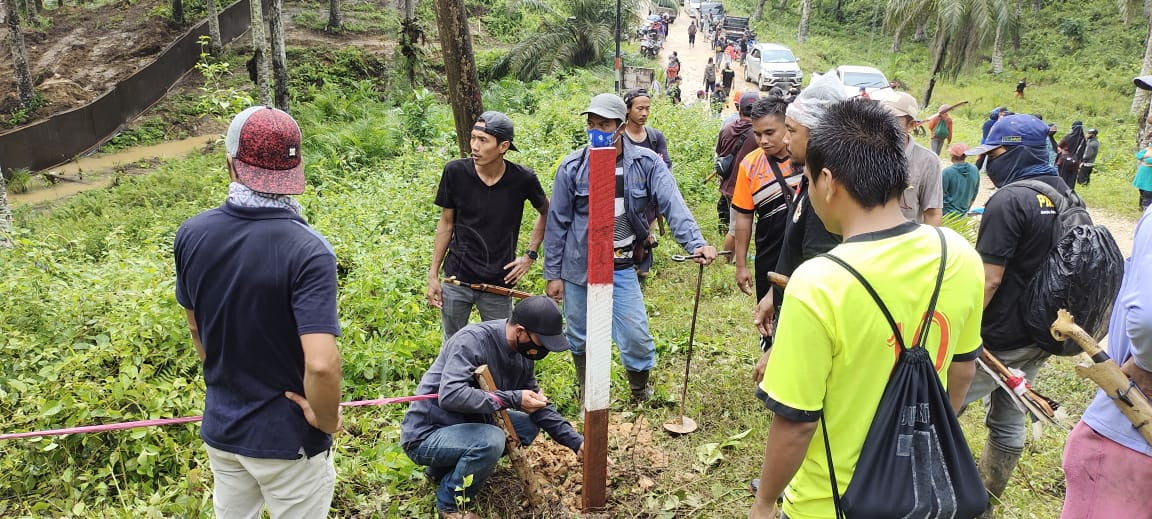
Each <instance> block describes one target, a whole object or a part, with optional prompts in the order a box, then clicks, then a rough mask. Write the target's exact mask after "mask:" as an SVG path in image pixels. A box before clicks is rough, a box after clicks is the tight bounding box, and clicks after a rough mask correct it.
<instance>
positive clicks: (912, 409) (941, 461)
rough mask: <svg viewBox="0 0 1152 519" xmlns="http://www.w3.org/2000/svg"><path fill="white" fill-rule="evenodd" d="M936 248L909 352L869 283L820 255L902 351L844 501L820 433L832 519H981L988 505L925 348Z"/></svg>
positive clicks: (937, 291) (944, 252)
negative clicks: (865, 296) (871, 305)
mask: <svg viewBox="0 0 1152 519" xmlns="http://www.w3.org/2000/svg"><path fill="white" fill-rule="evenodd" d="M937 232H939V231H937ZM940 246H941V254H940V272H939V275H938V276H939V277H938V278H937V281H936V289H935V291H934V292H933V293H932V298H931V302H930V303H929V306H928V311H927V312H926V313H925V318H924V320H923V321H922V322H921V323H920V328H919V330H920V331H919V333H918V334H917V337H919V338H920V339H919V342H918V343H916V344H913V345H912V347H911V348H905V347H904V341H903V339H902V337H903V335H902V334H901V332H900V329H899V327H897V326H896V321H895V320H894V318H893V317H892V314H891V313H890V312H889V311H888V308H887V306H885V305H884V302H883V301H882V300H880V297H879V296H878V295H877V294H876V291H875V290H873V289H872V287H871V285H869V284H868V281H867V280H865V279H864V278H863V276H861V275H860V273H859V272H857V271H856V270H855V269H853V268H852V267H851V266H849V265H848V264H847V263H845V262H843V261H841V260H840V259H839V258H836V257H834V256H831V255H823V256H824V257H828V258H829V259H832V260H833V261H835V262H836V263H839V264H840V265H841V266H842V267H844V268H845V269H847V270H848V271H849V272H851V273H852V275H853V276H855V277H856V278H857V280H859V281H860V282H861V283H862V284H863V285H864V288H865V289H867V290H868V293H869V294H870V295H871V296H872V298H873V299H874V300H875V301H876V304H877V306H879V307H880V310H881V311H882V312H883V314H884V317H885V318H886V319H887V320H888V324H889V325H890V326H891V327H892V330H893V333H894V336H895V337H896V339H897V345H898V347H899V348H900V349H901V352H900V356H899V357H898V359H897V360H896V366H895V367H894V368H893V369H892V374H891V377H890V378H889V380H888V385H887V386H885V388H884V396H883V397H882V398H881V399H880V405H879V407H878V408H877V409H876V415H875V416H873V418H872V425H871V426H870V427H869V429H868V436H867V437H866V438H865V439H864V445H863V448H862V449H861V452H860V459H859V460H858V461H857V463H856V470H855V472H853V475H852V481H851V483H850V484H849V485H848V488H847V489H845V492H844V494H843V496H842V497H841V495H840V493H839V489H838V488H837V486H836V469H835V466H834V465H833V460H832V449H831V447H830V446H829V443H828V430H827V428H826V427H825V428H824V443H825V447H826V453H827V456H828V467H829V474H830V479H831V483H832V493H833V500H834V503H835V505H836V515H837V517H848V518H851V519H861V518H863V519H871V518H876V519H891V518H896V517H915V518H950V519H953V518H954V519H970V518H973V517H976V516H978V515H980V514H982V513H984V510H985V509H986V508H987V506H988V491H987V490H986V489H985V488H984V482H983V481H981V479H980V472H979V470H977V468H976V461H975V460H974V459H973V458H972V452H971V451H969V450H968V442H967V440H965V438H964V432H963V431H962V430H961V429H960V422H959V421H958V420H957V419H956V414H955V413H954V412H953V410H952V405H951V403H950V402H949V400H948V395H947V393H946V391H945V390H944V386H943V385H942V384H941V383H940V377H939V375H938V374H937V373H936V368H935V365H934V363H933V362H932V357H931V356H930V355H929V354H928V350H927V349H925V348H924V341H925V340H926V339H927V337H928V328H929V327H930V326H931V323H932V321H931V316H932V315H933V314H934V312H935V309H936V300H937V298H938V296H939V294H940V285H941V283H942V280H943V276H944V265H945V264H946V261H947V249H946V247H945V242H944V236H943V235H942V234H941V236H940ZM821 425H823V424H821Z"/></svg>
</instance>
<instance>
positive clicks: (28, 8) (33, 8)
mask: <svg viewBox="0 0 1152 519" xmlns="http://www.w3.org/2000/svg"><path fill="white" fill-rule="evenodd" d="M37 7H39V6H37V5H36V2H34V1H33V0H24V13H25V14H24V16H25V17H26V18H27V19H28V23H33V22H35V21H36V17H37V16H39V15H40V11H38V10H37Z"/></svg>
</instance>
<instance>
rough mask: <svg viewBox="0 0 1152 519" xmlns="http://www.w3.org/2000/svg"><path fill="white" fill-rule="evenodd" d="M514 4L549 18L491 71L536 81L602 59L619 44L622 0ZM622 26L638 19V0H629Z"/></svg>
mask: <svg viewBox="0 0 1152 519" xmlns="http://www.w3.org/2000/svg"><path fill="white" fill-rule="evenodd" d="M509 8H510V9H524V10H529V11H535V12H539V13H541V14H543V15H544V17H545V21H544V22H543V24H542V25H541V27H540V29H539V30H537V31H536V32H534V33H533V34H532V35H530V36H528V37H527V38H525V39H524V40H523V41H521V42H520V43H518V44H516V46H514V47H512V49H511V50H509V51H508V52H507V53H506V54H504V55H503V56H501V57H500V58H499V59H498V60H496V62H495V63H493V64H492V68H491V69H490V70H489V73H490V74H491V75H492V76H493V77H503V76H506V75H509V74H512V75H514V76H516V78H517V79H520V80H521V81H531V80H533V79H537V78H540V77H541V76H543V75H545V74H550V73H554V72H558V71H560V70H562V69H564V68H565V67H586V66H588V65H593V64H598V63H602V62H603V61H604V58H605V57H606V56H607V55H608V52H609V50H610V49H612V47H613V43H614V35H613V31H615V28H616V3H615V2H614V1H612V0H563V1H561V2H559V3H558V4H557V6H556V7H553V6H552V5H550V4H549V3H548V2H546V1H544V0H520V1H519V2H517V3H515V4H513V5H511V6H510V7H509ZM620 12H621V14H622V16H623V20H621V22H620V25H621V28H620V30H621V31H626V30H627V28H628V27H629V26H631V25H634V24H635V20H636V15H635V13H636V5H635V0H623V1H622V5H621V11H620Z"/></svg>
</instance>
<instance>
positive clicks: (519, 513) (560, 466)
mask: <svg viewBox="0 0 1152 519" xmlns="http://www.w3.org/2000/svg"><path fill="white" fill-rule="evenodd" d="M629 419H631V420H632V421H628V420H629ZM658 428H659V425H655V426H654V425H653V424H652V423H651V422H649V421H648V419H647V418H646V417H644V416H642V415H641V416H635V415H632V416H629V415H620V414H612V415H611V418H610V419H609V425H608V480H609V481H608V496H609V498H608V499H609V502H608V506H609V509H608V510H606V511H605V514H607V515H605V517H611V516H613V515H614V514H613V513H612V509H613V501H614V500H613V498H612V496H613V494H616V493H620V494H629V493H633V492H636V491H648V490H649V489H651V488H652V487H654V486H655V485H656V480H657V479H658V477H659V475H660V473H661V472H662V471H664V470H665V469H667V468H668V454H667V453H665V452H664V451H663V450H662V449H660V448H659V446H657V445H656V444H655V443H654V442H653V434H655V433H656V432H658V431H657V429H658ZM525 455H526V457H527V458H528V462H529V465H530V466H531V467H532V468H533V471H534V472H535V475H536V480H537V486H538V487H539V488H540V490H541V492H542V493H543V496H542V497H543V501H544V510H536V511H532V510H531V509H530V508H529V505H528V498H527V497H526V496H525V494H524V483H523V482H522V481H521V480H520V479H519V477H517V475H516V471H515V470H513V469H512V467H511V465H502V466H501V467H500V468H499V469H497V471H496V472H495V473H494V474H493V475H492V477H491V478H490V479H489V480H488V485H487V487H486V488H485V489H484V490H482V491H481V493H480V496H479V498H478V503H477V505H478V507H479V509H480V510H487V511H491V512H494V513H496V514H498V516H499V517H525V518H527V517H572V516H576V515H579V513H580V509H581V506H582V499H583V497H582V495H581V491H582V489H583V467H582V465H581V464H580V461H579V460H578V459H577V458H576V455H575V454H574V453H573V452H572V451H571V450H569V449H568V448H567V447H565V446H563V445H560V444H558V443H556V442H554V441H552V440H551V439H550V438H547V437H546V436H545V435H543V434H542V435H541V436H540V437H539V438H537V439H536V441H534V442H533V443H532V445H531V446H530V447H529V448H528V449H527V451H526V452H525ZM585 517H591V516H585Z"/></svg>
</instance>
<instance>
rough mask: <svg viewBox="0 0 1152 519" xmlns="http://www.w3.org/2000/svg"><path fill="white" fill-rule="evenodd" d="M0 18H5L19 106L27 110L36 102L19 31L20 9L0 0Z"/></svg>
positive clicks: (21, 33)
mask: <svg viewBox="0 0 1152 519" xmlns="http://www.w3.org/2000/svg"><path fill="white" fill-rule="evenodd" d="M0 16H4V17H5V19H6V21H7V25H8V48H9V50H11V51H12V63H13V64H14V65H15V66H16V85H17V90H18V91H19V93H20V105H21V106H23V107H25V108H27V107H30V106H32V104H33V103H34V102H35V101H36V91H35V90H34V89H33V87H32V71H31V69H30V68H29V67H28V53H27V51H26V50H25V48H24V32H23V31H21V29H20V8H19V7H18V6H17V5H16V4H15V3H13V2H12V1H11V0H0Z"/></svg>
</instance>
